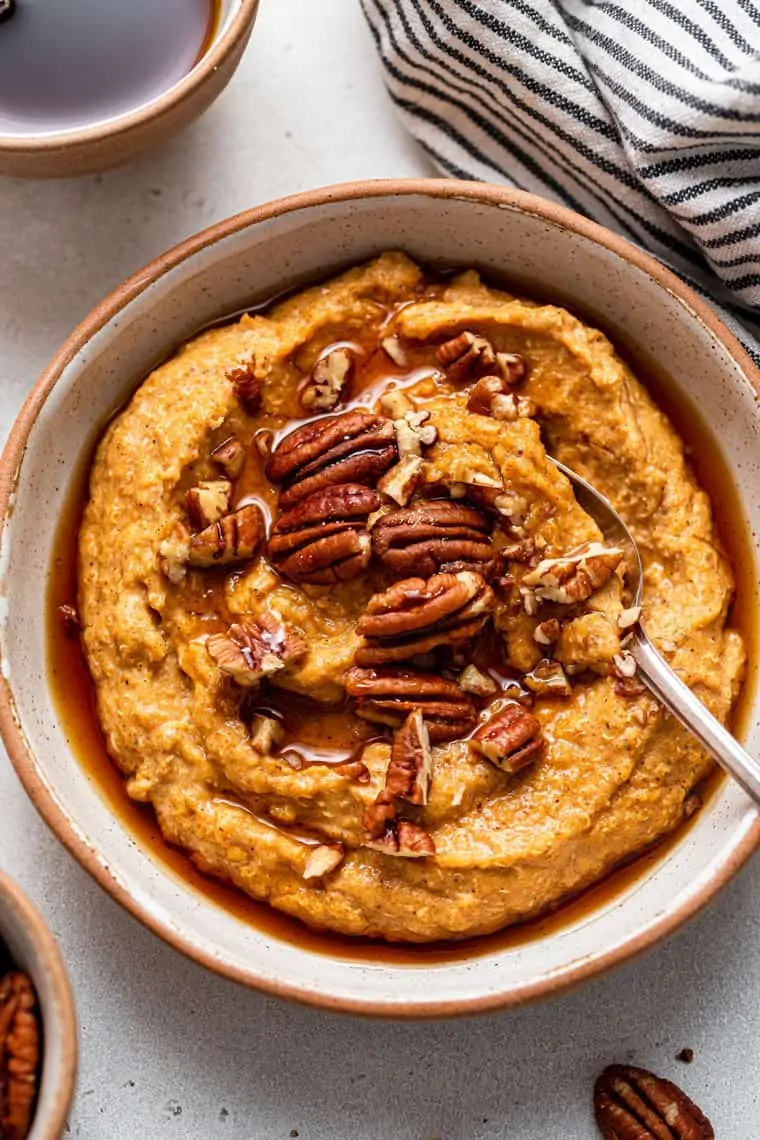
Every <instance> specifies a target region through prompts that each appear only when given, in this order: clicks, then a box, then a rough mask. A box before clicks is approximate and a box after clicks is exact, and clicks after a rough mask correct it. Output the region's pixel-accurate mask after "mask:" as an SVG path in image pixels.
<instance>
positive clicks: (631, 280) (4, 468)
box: [0, 180, 760, 1016]
mask: <svg viewBox="0 0 760 1140" xmlns="http://www.w3.org/2000/svg"><path fill="white" fill-rule="evenodd" d="M389 248H402V249H405V250H407V251H408V252H409V253H410V254H411V255H412V256H414V257H416V258H418V259H419V260H421V261H422V262H425V263H428V264H432V265H435V264H447V265H461V266H472V265H476V266H478V267H480V268H481V269H482V270H484V271H486V272H488V273H490V274H492V275H493V276H495V277H497V278H506V279H510V278H512V279H515V280H517V281H518V282H528V283H530V282H533V283H540V285H541V288H542V292H543V293H544V295H548V296H551V297H552V298H555V299H557V300H559V301H560V302H561V301H563V300H570V301H572V302H574V303H575V304H577V305H578V306H580V307H581V308H582V310H583V311H584V312H585V313H586V314H589V315H590V316H591V317H592V318H596V319H598V320H599V321H600V322H601V323H602V324H603V326H604V327H605V328H607V329H610V330H615V329H618V330H624V332H625V335H626V339H627V340H628V341H629V342H633V343H634V344H637V345H638V346H639V347H640V348H642V349H644V350H645V351H646V353H647V355H648V357H649V358H650V359H651V360H653V361H654V362H655V364H657V365H659V366H661V367H662V368H664V370H665V371H666V372H668V373H669V374H670V376H671V377H672V380H673V383H674V384H675V385H676V387H677V388H678V389H679V390H680V392H681V393H682V395H683V396H684V399H687V400H691V401H693V403H694V404H696V405H697V407H698V408H699V410H700V413H701V415H702V418H703V419H704V421H705V423H707V424H708V425H709V427H710V430H711V431H712V432H713V433H714V436H715V439H716V441H717V444H718V446H719V449H720V451H721V452H722V454H723V457H724V459H725V462H726V464H727V466H728V470H729V472H730V475H731V478H732V479H733V481H734V483H735V484H736V487H737V489H738V493H739V496H740V500H741V503H742V505H743V509H744V511H745V514H746V518H747V534H748V535H749V536H751V537H750V538H749V539H748V542H749V543H751V544H752V545H751V549H750V554H749V555H748V557H749V558H751V560H752V562H753V567H752V571H751V572H752V576H753V580H754V581H757V580H758V579H760V575H758V572H757V569H758V565H757V564H758V561H759V560H760V539H759V538H758V535H760V499H758V496H757V486H758V477H759V475H760V472H759V470H758V464H759V461H760V448H758V435H760V412H759V411H758V390H760V384H759V381H758V375H757V373H756V372H755V370H754V369H753V367H752V364H751V362H750V360H749V359H748V357H747V355H746V354H745V353H744V352H743V350H742V349H741V348H740V346H739V345H738V343H737V342H736V340H735V339H734V338H733V337H732V336H731V334H730V333H729V332H728V331H727V330H726V328H725V327H724V326H723V325H722V324H721V322H720V321H719V320H718V319H717V318H716V317H715V315H714V314H713V313H712V312H711V310H710V309H709V308H708V306H706V305H705V304H704V303H703V302H702V301H700V300H699V299H698V298H697V297H696V296H695V295H694V294H693V293H691V292H690V291H689V290H688V289H687V288H686V287H685V286H684V285H683V284H682V283H681V282H680V281H678V280H677V279H676V278H675V277H674V276H673V275H672V274H670V273H669V272H667V271H666V270H665V269H663V268H662V266H661V265H659V264H658V263H657V262H655V261H654V260H652V259H651V258H650V257H648V256H646V255H645V254H644V253H642V252H641V251H639V250H637V249H635V248H634V247H633V246H631V245H629V244H628V243H627V242H625V241H623V240H622V239H621V238H619V237H616V236H615V235H613V234H611V233H609V232H608V231H607V230H604V229H602V228H601V227H599V226H597V225H594V224H593V223H592V222H589V221H586V220H585V219H583V218H581V217H579V216H578V215H576V214H573V213H570V212H569V211H567V210H564V209H561V208H560V207H558V206H555V205H553V204H551V203H548V202H545V201H543V200H541V199H538V198H535V197H533V196H531V195H526V194H521V193H517V192H514V191H509V190H505V189H502V188H497V187H492V186H485V185H479V184H476V183H465V182H459V183H457V182H444V181H432V180H418V181H408V182H375V183H362V184H350V185H346V186H338V187H333V188H331V189H326V190H321V191H314V192H311V193H308V194H303V195H299V196H296V197H293V198H287V199H284V200H281V201H279V202H275V203H272V204H270V205H267V206H262V207H260V208H258V209H255V210H252V211H250V212H248V213H245V214H241V215H238V216H237V217H235V218H231V219H229V220H228V221H225V222H222V223H220V224H219V225H217V226H214V227H212V228H211V229H209V230H206V231H204V232H203V233H201V234H199V235H197V236H196V237H193V238H191V239H190V240H189V241H186V242H185V243H183V244H182V245H180V246H178V247H177V248H176V249H174V250H172V251H170V252H169V253H167V254H165V255H164V256H163V257H161V258H159V259H158V260H157V261H155V262H153V264H151V265H149V266H147V267H146V268H145V269H143V270H141V271H140V272H139V273H138V274H136V275H135V276H134V277H133V278H131V279H130V280H129V281H128V282H126V283H125V284H124V285H122V286H121V287H120V288H119V289H118V290H117V291H116V292H115V293H113V294H112V295H111V296H110V297H109V298H108V299H107V300H105V301H104V302H103V303H102V304H101V305H100V306H99V307H98V308H97V309H96V310H95V311H94V312H93V313H92V314H91V315H90V316H89V317H88V318H87V319H86V320H85V321H84V323H83V324H82V325H80V327H79V328H78V329H77V330H76V331H75V332H74V333H73V334H72V336H71V337H70V338H69V340H68V341H67V342H66V344H65V345H64V346H63V348H62V349H61V351H60V352H59V353H58V355H57V356H56V358H55V359H54V361H53V362H52V364H51V365H50V367H49V368H48V369H47V370H46V371H45V373H44V374H43V375H42V376H41V378H40V379H39V381H38V382H37V384H36V386H35V388H34V390H33V392H32V393H31V395H30V396H29V398H28V400H27V402H26V404H25V405H24V408H23V409H22V411H21V414H20V415H19V418H18V420H17V422H16V425H15V427H14V429H13V432H12V435H11V438H10V441H9V443H8V445H7V448H6V452H5V455H4V458H3V461H2V465H0V514H2V515H3V516H4V518H5V523H4V530H3V533H2V547H1V550H0V580H1V585H2V594H3V597H4V605H3V607H2V611H1V612H0V653H1V654H2V683H1V684H0V729H1V730H2V734H3V737H4V739H5V743H6V745H7V747H8V750H9V752H10V754H11V757H12V759H13V762H14V764H15V765H16V768H17V770H18V772H19V775H20V776H21V779H22V780H23V782H24V784H25V786H26V788H27V790H28V792H29V794H30V795H31V797H32V799H33V800H34V802H35V804H36V805H37V807H38V809H39V810H40V811H41V813H42V814H43V815H44V817H45V818H46V820H47V821H48V823H49V824H50V825H51V826H52V828H53V829H54V830H55V831H56V833H57V834H58V836H59V837H60V838H61V840H62V841H63V842H64V843H65V844H66V845H67V846H68V847H69V849H70V850H71V851H72V852H73V853H74V855H75V856H76V857H77V858H78V859H79V860H80V862H81V863H82V864H83V865H84V866H85V867H86V868H87V869H88V870H89V871H90V872H91V874H93V875H94V876H95V878H97V879H98V881H99V882H100V883H101V884H102V885H103V886H104V887H105V888H106V889H107V890H108V891H109V892H110V893H111V894H112V895H113V896H114V898H116V899H118V900H119V901H120V902H121V903H122V904H123V905H124V906H126V907H127V908H128V909H129V910H131V911H132V913H133V914H135V915H136V916H137V917H138V918H140V919H141V920H142V921H143V922H144V923H145V924H146V925H147V926H149V927H150V928H151V929H152V930H154V931H156V932H157V933H158V934H160V935H161V936H162V937H163V938H165V939H166V940H167V941H168V942H170V943H171V944H172V945H174V946H176V947H177V948H178V949H181V950H182V951H184V952H185V953H186V954H188V955H190V956H191V957H193V958H195V959H196V960H197V961H199V962H202V963H204V964H205V965H207V966H209V967H210V968H211V969H213V970H216V971H218V972H219V973H222V974H226V975H227V976H228V977H231V978H234V979H236V980H238V981H241V982H244V983H247V984H249V985H253V986H257V987H259V988H261V989H263V990H267V991H269V992H271V993H276V994H283V995H286V996H289V997H295V998H299V999H301V1000H303V1001H307V1002H311V1003H314V1004H316V1005H322V1006H328V1007H331V1008H336V1009H341V1010H349V1011H357V1012H363V1013H374V1014H392V1015H408V1016H415V1015H417V1016H419V1015H427V1016H436V1015H442V1014H451V1013H463V1012H472V1011H475V1010H484V1009H489V1008H492V1007H496V1006H505V1005H516V1004H518V1003H521V1002H525V1001H527V1000H529V999H533V998H536V997H539V996H541V995H546V994H550V993H552V992H555V991H557V990H559V989H562V988H563V987H565V986H568V985H570V984H572V983H575V982H578V981H580V980H581V979H583V978H587V977H589V976H591V975H593V974H595V973H597V972H599V971H600V970H603V969H605V968H607V967H609V966H612V965H614V964H615V963H617V962H621V961H623V960H624V959H626V958H628V957H630V956H631V955H632V954H634V953H636V952H638V951H640V950H643V949H645V948H646V947H648V946H651V945H653V944H654V943H655V942H656V941H657V940H658V939H660V938H662V937H663V936H664V935H666V934H668V933H669V932H670V931H672V930H674V929H675V928H676V927H677V926H678V925H679V924H680V923H682V922H683V921H684V920H685V919H687V918H688V917H689V916H690V915H692V914H694V913H695V911H697V910H698V909H699V908H700V907H701V906H703V905H704V904H705V903H706V902H707V900H708V899H709V898H710V897H711V896H712V895H713V894H714V893H715V892H716V891H717V890H718V888H719V887H720V886H721V885H722V884H724V883H725V882H727V881H728V880H729V879H730V878H731V876H732V875H733V874H734V873H735V872H736V870H737V869H738V868H739V867H740V866H741V864H742V863H743V862H744V861H745V860H746V859H747V857H748V856H749V854H750V853H751V852H752V851H753V850H754V849H755V847H756V846H757V845H758V842H760V823H759V822H758V814H757V812H756V810H755V808H754V807H753V806H752V805H751V804H750V803H749V801H748V800H747V797H746V796H745V795H744V793H743V792H742V791H741V790H740V789H739V788H738V787H736V786H735V785H734V784H732V783H730V782H726V783H725V784H723V785H722V786H721V787H720V789H719V790H718V792H717V794H716V795H715V796H713V797H712V799H711V800H710V801H709V803H708V805H707V806H706V808H705V809H704V810H703V811H702V812H700V813H699V814H698V816H697V818H696V819H695V821H694V823H693V825H692V826H691V827H690V828H689V829H688V830H686V831H685V833H684V834H683V836H682V837H681V838H679V839H678V841H677V842H676V843H675V844H671V845H669V846H668V847H667V849H666V851H665V853H664V854H663V855H662V856H661V857H660V858H659V859H658V860H655V861H653V863H651V864H649V865H648V867H647V869H646V871H645V872H644V873H643V874H642V876H641V877H639V878H633V879H631V880H630V881H628V883H627V885H625V886H623V887H622V888H621V890H620V892H619V893H617V894H615V895H612V896H604V897H602V898H601V899H600V901H599V902H598V905H596V906H594V907H593V908H591V909H588V908H587V909H586V910H584V911H583V912H581V913H577V914H576V915H575V917H570V918H569V919H568V922H567V923H566V924H565V925H564V926H561V927H560V928H559V929H552V930H551V931H548V932H544V933H543V934H540V933H539V934H538V935H536V936H535V937H533V938H532V939H531V940H530V941H525V942H523V943H522V944H520V943H519V942H518V943H517V944H516V945H513V946H511V947H507V946H504V945H499V943H498V942H493V943H492V944H491V945H490V946H487V948H486V950H485V952H484V953H481V954H479V955H478V956H477V957H473V958H469V959H468V958H464V959H461V960H456V961H440V960H434V961H431V962H429V963H425V964H420V959H419V955H415V957H414V961H410V962H409V963H405V964H400V963H399V962H396V961H382V960H380V961H377V962H368V961H366V960H362V959H359V960H355V959H352V958H351V957H350V955H347V954H344V953H343V952H342V951H341V948H340V944H339V943H336V946H335V953H334V954H320V953H316V952H314V950H313V949H310V948H309V945H308V942H306V943H305V944H304V945H302V946H299V945H296V944H294V943H292V942H286V941H281V940H280V939H279V938H277V937H276V936H274V935H273V934H271V933H267V932H264V931H263V930H260V929H258V928H256V927H255V926H252V925H248V924H246V923H245V922H244V921H243V920H242V919H241V918H240V917H239V916H237V915H236V914H234V913H232V912H230V911H227V910H224V909H222V907H221V906H219V905H218V904H217V903H216V902H214V901H213V900H212V899H210V898H207V897H205V896H203V895H199V894H198V893H197V892H196V891H195V890H194V889H193V888H192V887H191V886H190V885H189V884H188V883H187V882H185V881H183V880H182V879H180V878H178V877H177V876H176V875H175V874H174V873H173V872H172V871H170V870H169V869H168V868H167V866H166V865H164V864H163V863H162V862H160V861H159V860H157V858H156V856H155V854H153V853H152V852H151V851H150V850H144V849H142V848H141V847H140V846H139V844H137V843H136V842H135V840H134V837H133V836H132V835H131V834H130V833H129V832H128V831H127V830H126V828H125V826H124V824H123V823H122V822H121V821H120V820H119V819H118V818H115V817H114V815H113V813H112V811H111V810H110V809H109V806H108V804H107V803H106V802H105V800H104V799H103V798H102V796H101V795H100V794H99V792H98V789H97V787H96V786H95V785H94V784H93V782H92V780H90V779H89V778H88V776H87V774H86V773H85V771H84V770H83V768H82V767H81V766H80V764H79V763H78V761H77V758H76V756H74V755H72V753H71V751H70V749H69V747H68V745H67V742H66V738H65V735H64V732H63V730H62V728H61V725H60V723H59V721H58V718H57V716H56V712H55V709H54V707H53V704H52V701H51V697H50V693H49V689H48V684H47V677H46V661H45V622H44V616H43V607H42V605H41V597H42V593H43V589H42V584H43V583H44V581H45V579H46V577H47V575H48V573H49V572H50V566H51V560H52V554H53V538H54V532H55V527H56V523H57V520H58V518H59V516H60V513H61V510H62V508H63V505H64V502H65V498H66V491H67V484H68V481H69V477H70V473H71V472H72V471H74V469H75V467H76V465H77V462H78V460H79V458H80V456H81V455H82V453H83V450H84V449H85V447H86V446H87V444H88V442H89V441H90V439H91V436H92V432H93V430H94V428H95V427H96V425H98V424H100V423H102V422H103V420H104V419H105V417H107V416H108V414H109V413H110V412H111V411H112V410H113V408H114V407H116V406H118V404H119V403H120V402H122V401H123V400H124V399H125V397H126V396H127V395H128V394H129V393H130V392H131V391H132V390H133V389H134V387H135V385H136V384H137V383H138V382H139V380H140V379H141V377H143V376H145V374H146V373H147V372H148V371H150V369H151V368H152V366H153V365H155V364H156V362H157V361H160V360H161V359H162V358H165V357H166V355H167V354H168V353H169V352H170V351H171V350H172V349H173V348H174V347H175V346H177V345H179V344H180V343H181V342H182V341H184V340H185V339H186V338H187V337H189V336H190V335H191V334H192V333H193V332H195V331H196V330H197V329H198V328H199V327H200V326H202V325H205V324H208V323H209V322H211V321H213V320H215V319H218V318H220V317H222V316H224V315H225V314H228V313H231V312H234V311H236V310H239V309H240V308H241V307H242V306H244V305H247V304H250V303H252V302H254V301H260V300H261V299H263V298H267V297H270V296H272V295H274V294H277V293H280V292H282V290H283V289H284V288H287V287H288V286H292V285H294V284H297V283H300V282H304V281H311V280H315V279H316V280H319V279H320V278H324V277H326V276H327V275H329V274H330V273H332V272H333V271H334V270H336V269H338V268H340V267H343V266H347V265H351V264H354V263H356V262H360V261H362V260H363V259H365V258H368V257H370V256H372V255H373V254H376V253H378V252H379V251H381V250H384V249H389ZM745 721H746V725H747V731H746V733H745V742H746V744H747V746H748V747H749V748H750V749H754V750H755V751H756V752H758V751H760V701H759V699H758V695H757V693H754V692H753V694H752V696H751V702H750V708H749V713H748V715H747V717H746V718H745Z"/></svg>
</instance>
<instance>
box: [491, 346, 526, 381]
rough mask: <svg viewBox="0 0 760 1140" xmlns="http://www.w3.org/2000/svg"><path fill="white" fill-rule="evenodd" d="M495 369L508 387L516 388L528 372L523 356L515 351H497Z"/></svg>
mask: <svg viewBox="0 0 760 1140" xmlns="http://www.w3.org/2000/svg"><path fill="white" fill-rule="evenodd" d="M496 370H497V372H498V373H499V376H500V377H501V378H502V380H504V382H505V384H507V385H508V386H509V387H510V388H517V387H519V385H520V384H522V382H523V380H524V379H525V377H526V376H527V374H528V369H527V365H526V363H525V358H524V357H523V356H519V355H518V354H517V353H516V352H497V353H496Z"/></svg>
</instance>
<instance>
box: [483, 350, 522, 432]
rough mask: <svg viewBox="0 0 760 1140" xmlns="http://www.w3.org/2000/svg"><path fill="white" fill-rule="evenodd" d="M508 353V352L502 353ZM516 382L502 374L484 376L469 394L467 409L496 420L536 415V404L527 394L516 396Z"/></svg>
mask: <svg viewBox="0 0 760 1140" xmlns="http://www.w3.org/2000/svg"><path fill="white" fill-rule="evenodd" d="M501 355H506V353H504V354H501ZM513 384H514V382H513V381H510V380H509V379H507V378H506V377H502V376H482V377H481V378H480V380H478V382H477V384H474V385H473V386H472V388H471V389H470V392H469V395H468V396H467V411H468V412H476V413H477V414H478V415H481V416H493V418H494V419H495V420H516V419H518V418H519V417H520V416H534V415H535V414H536V405H535V404H534V403H533V401H532V400H530V399H528V397H527V396H516V395H515V393H514V392H513V391H512V387H513Z"/></svg>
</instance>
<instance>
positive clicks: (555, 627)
mask: <svg viewBox="0 0 760 1140" xmlns="http://www.w3.org/2000/svg"><path fill="white" fill-rule="evenodd" d="M561 632H562V626H561V625H560V623H559V618H555V617H553V618H547V619H546V621H540V622H539V623H538V625H537V626H536V628H535V629H534V630H533V640H534V641H535V642H537V643H538V644H539V645H553V644H554V642H555V641H556V640H557V638H558V637H559V635H560V633H561Z"/></svg>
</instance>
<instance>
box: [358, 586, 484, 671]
mask: <svg viewBox="0 0 760 1140" xmlns="http://www.w3.org/2000/svg"><path fill="white" fill-rule="evenodd" d="M494 604H495V598H494V593H493V590H492V589H491V587H490V586H489V585H488V584H487V582H486V580H485V578H483V576H482V575H481V574H477V573H474V572H473V571H472V570H461V571H460V572H459V573H457V574H434V575H433V577H432V578H428V579H427V580H425V579H424V578H406V579H404V580H403V581H401V582H396V583H394V585H392V586H391V587H390V588H389V589H387V590H384V591H383V592H382V593H380V594H375V595H374V597H372V598H371V599H370V601H369V604H368V605H367V608H366V610H365V612H364V614H363V616H362V617H361V618H360V619H359V622H358V624H357V626H356V631H357V633H359V634H361V635H362V636H363V637H364V638H365V642H364V644H363V645H361V646H360V647H359V649H358V650H357V652H356V657H355V661H356V664H357V665H361V666H365V667H372V666H376V665H390V664H392V663H394V662H397V661H408V660H409V659H410V658H412V657H418V656H420V655H422V654H425V653H429V652H431V650H433V649H436V648H438V647H439V646H443V645H463V644H465V643H466V642H468V641H473V640H474V638H476V637H477V636H478V634H479V633H480V632H481V630H482V628H483V625H484V622H485V620H486V618H487V617H488V615H489V613H490V612H491V611H492V610H493V607H494Z"/></svg>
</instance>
